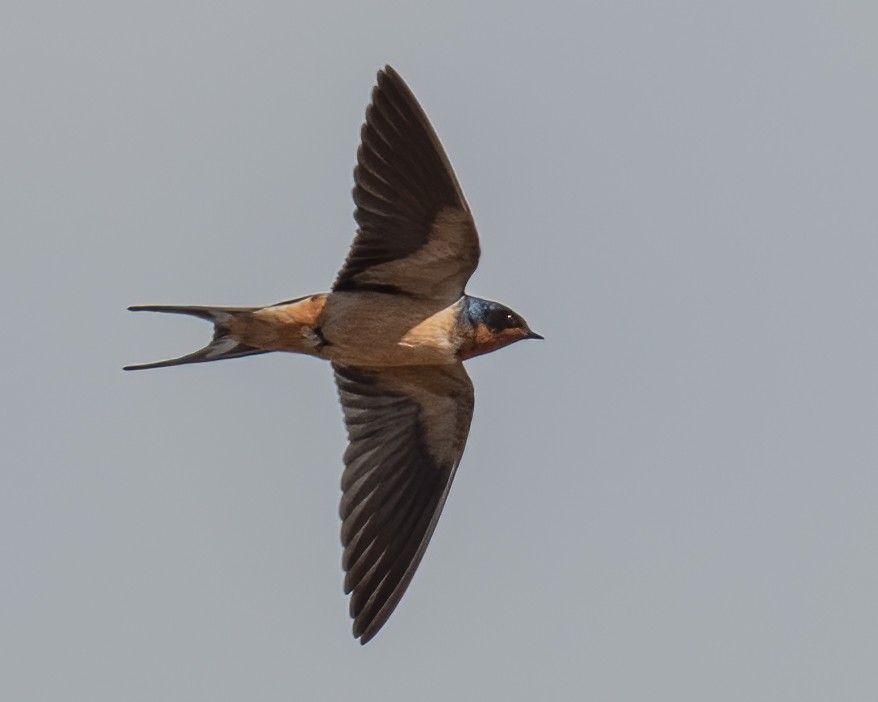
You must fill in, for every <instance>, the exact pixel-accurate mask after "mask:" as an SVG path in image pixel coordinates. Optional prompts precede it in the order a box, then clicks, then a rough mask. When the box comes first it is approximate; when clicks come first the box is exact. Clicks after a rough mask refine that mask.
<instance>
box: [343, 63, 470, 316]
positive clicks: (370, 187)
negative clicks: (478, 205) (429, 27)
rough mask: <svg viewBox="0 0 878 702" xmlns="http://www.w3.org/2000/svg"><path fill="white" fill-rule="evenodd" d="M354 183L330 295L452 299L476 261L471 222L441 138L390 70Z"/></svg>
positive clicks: (369, 120)
mask: <svg viewBox="0 0 878 702" xmlns="http://www.w3.org/2000/svg"><path fill="white" fill-rule="evenodd" d="M354 183H355V186H354V192H353V195H354V203H355V204H356V211H355V213H354V218H355V219H356V221H357V225H358V226H359V229H358V230H357V235H356V237H355V238H354V242H353V244H352V245H351V250H350V253H349V254H348V257H347V260H346V261H345V264H344V266H342V269H341V271H339V274H338V278H336V281H335V285H334V286H333V291H347V290H378V291H382V292H402V293H405V294H409V295H415V296H421V297H430V298H434V299H444V300H448V301H449V302H453V301H454V300H457V299H458V298H459V297H460V296H461V295H462V294H463V290H464V287H465V285H466V282H467V280H469V278H470V276H471V275H472V274H473V271H475V269H476V266H477V265H478V262H479V237H478V234H477V232H476V226H475V222H473V218H472V215H471V214H470V211H469V206H468V205H467V204H466V199H465V198H464V196H463V191H462V190H461V189H460V185H459V184H458V182H457V178H456V177H455V175H454V171H453V170H452V168H451V163H450V162H449V161H448V157H447V156H446V155H445V151H444V150H443V149H442V144H440V143H439V137H437V136H436V132H434V131H433V127H432V126H430V121H429V120H428V119H427V115H426V114H424V111H423V109H421V106H420V105H419V104H418V101H417V100H416V99H415V96H414V95H413V94H412V91H411V90H409V87H408V86H407V85H406V84H405V82H404V81H403V79H402V78H401V77H400V75H399V74H398V73H397V72H396V71H394V70H393V69H392V68H391V67H390V66H385V68H384V70H382V71H379V72H378V84H377V85H376V86H375V88H374V89H373V91H372V102H371V104H370V105H369V107H368V108H366V122H365V124H364V125H363V128H362V131H361V144H360V148H359V149H358V151H357V166H356V168H355V169H354Z"/></svg>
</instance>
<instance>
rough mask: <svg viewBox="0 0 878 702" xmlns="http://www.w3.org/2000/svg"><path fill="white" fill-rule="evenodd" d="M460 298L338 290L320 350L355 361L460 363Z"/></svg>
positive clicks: (350, 362) (328, 303)
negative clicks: (447, 301) (434, 300)
mask: <svg viewBox="0 0 878 702" xmlns="http://www.w3.org/2000/svg"><path fill="white" fill-rule="evenodd" d="M458 307H459V303H455V304H452V305H450V306H448V307H444V308H442V307H440V306H439V305H435V304H434V305H432V306H431V305H430V304H429V303H425V302H423V301H419V300H411V299H410V298H406V297H401V296H398V295H384V294H380V293H336V294H334V295H330V296H329V298H328V299H327V301H326V306H325V307H324V310H323V314H322V315H321V319H320V332H321V334H322V336H323V338H324V339H325V340H326V345H325V346H323V347H322V348H321V350H320V356H321V357H323V358H326V359H328V360H330V361H334V362H336V363H343V364H347V365H356V366H413V365H442V364H446V363H456V362H458V360H459V358H458V355H457V350H458V348H459V347H460V342H461V339H460V335H459V333H458V328H457V317H458Z"/></svg>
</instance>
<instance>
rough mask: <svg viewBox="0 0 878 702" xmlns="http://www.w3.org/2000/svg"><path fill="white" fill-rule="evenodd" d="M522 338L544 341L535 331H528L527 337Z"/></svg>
mask: <svg viewBox="0 0 878 702" xmlns="http://www.w3.org/2000/svg"><path fill="white" fill-rule="evenodd" d="M524 338H525V339H545V337H542V336H540V335H539V334H537V333H536V332H535V331H531V330H530V329H528V330H527V336H526V337H524Z"/></svg>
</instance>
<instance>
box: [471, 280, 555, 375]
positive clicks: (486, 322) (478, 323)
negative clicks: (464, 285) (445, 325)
mask: <svg viewBox="0 0 878 702" xmlns="http://www.w3.org/2000/svg"><path fill="white" fill-rule="evenodd" d="M461 312H462V314H461V317H462V319H461V321H462V322H463V324H462V325H461V326H462V327H463V331H464V339H465V341H464V343H463V344H461V349H460V357H461V359H463V360H466V359H467V358H472V357H473V356H481V355H482V354H483V353H490V352H491V351H496V350H497V349H502V348H503V347H504V346H509V345H510V344H514V343H515V342H516V341H521V340H522V339H542V338H543V337H542V336H540V335H539V334H537V333H536V332H534V331H532V330H531V328H530V327H529V326H528V325H527V322H525V321H524V318H523V317H522V316H521V315H520V314H518V313H517V312H513V311H512V310H511V309H509V308H508V307H506V306H505V305H501V304H500V303H499V302H492V301H490V300H482V299H480V298H478V297H469V296H467V298H466V300H465V303H464V307H463V310H461Z"/></svg>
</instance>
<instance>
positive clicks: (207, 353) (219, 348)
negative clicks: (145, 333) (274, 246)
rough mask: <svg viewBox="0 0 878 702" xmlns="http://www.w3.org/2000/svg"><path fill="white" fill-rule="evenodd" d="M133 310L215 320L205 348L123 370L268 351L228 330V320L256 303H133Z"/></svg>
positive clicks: (251, 354)
mask: <svg viewBox="0 0 878 702" xmlns="http://www.w3.org/2000/svg"><path fill="white" fill-rule="evenodd" d="M128 309H129V310H131V311H132V312H166V313H170V314H187V315H190V316H192V317H198V318H199V319H204V320H207V321H208V322H212V323H213V339H212V340H211V342H210V343H209V344H208V345H207V346H205V347H204V348H203V349H199V350H198V351H195V352H194V353H189V354H186V355H185V356H180V357H179V358H170V359H168V360H166V361H155V362H153V363H142V364H139V365H133V366H125V368H124V369H123V370H145V369H147V368H167V367H168V366H181V365H184V364H186V363H206V362H207V361H220V360H222V359H224V358H239V357H241V356H255V355H256V354H261V353H268V352H267V351H265V350H264V349H258V348H254V347H253V346H248V345H247V344H242V343H240V342H239V341H237V340H236V339H235V338H234V337H232V336H231V335H230V333H229V322H230V320H231V319H232V318H233V317H234V316H235V315H238V314H243V313H248V312H252V311H253V310H254V309H257V308H253V307H200V306H191V307H181V306H178V305H134V306H132V307H129V308H128Z"/></svg>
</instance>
